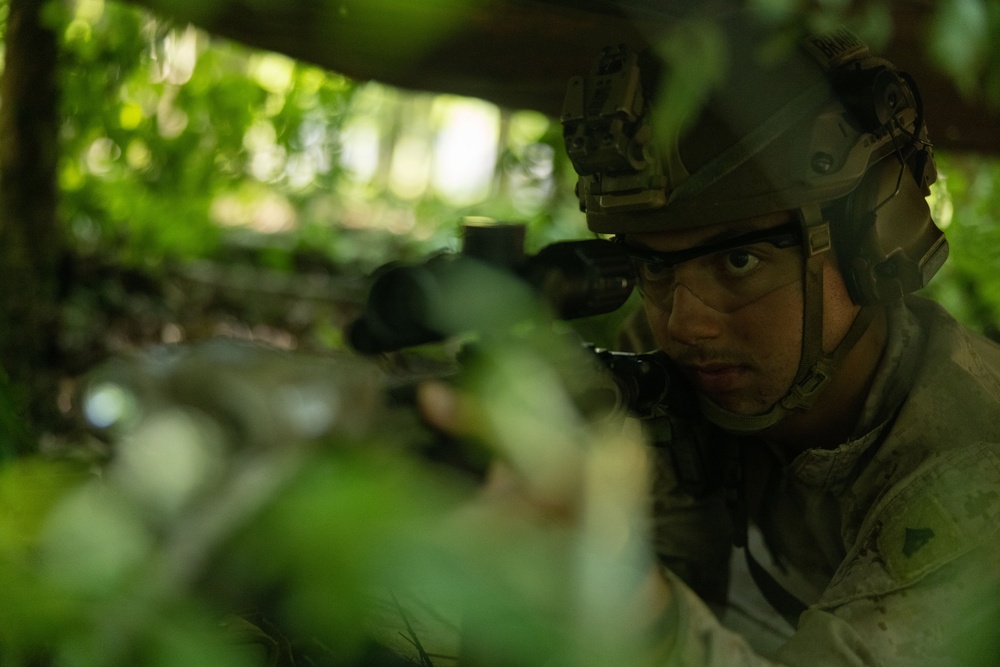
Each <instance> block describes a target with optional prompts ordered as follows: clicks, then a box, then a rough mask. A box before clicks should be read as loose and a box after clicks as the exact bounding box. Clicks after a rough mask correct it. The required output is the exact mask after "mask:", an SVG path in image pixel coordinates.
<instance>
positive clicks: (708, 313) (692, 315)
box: [667, 284, 723, 345]
mask: <svg viewBox="0 0 1000 667" xmlns="http://www.w3.org/2000/svg"><path fill="white" fill-rule="evenodd" d="M722 318H723V315H722V313H720V312H719V311H717V310H715V309H714V308H712V307H711V306H709V305H708V304H706V303H705V302H704V301H702V300H701V297H699V296H698V295H697V294H695V293H694V292H692V291H691V289H689V288H688V287H687V286H686V285H684V284H678V285H677V286H676V287H675V288H674V298H673V303H672V307H671V309H670V313H669V314H668V316H667V334H668V335H669V336H670V338H672V339H673V340H675V341H677V342H679V343H683V344H685V345H695V344H697V343H699V342H701V341H703V340H706V339H710V338H716V337H717V336H719V335H720V334H721V333H722Z"/></svg>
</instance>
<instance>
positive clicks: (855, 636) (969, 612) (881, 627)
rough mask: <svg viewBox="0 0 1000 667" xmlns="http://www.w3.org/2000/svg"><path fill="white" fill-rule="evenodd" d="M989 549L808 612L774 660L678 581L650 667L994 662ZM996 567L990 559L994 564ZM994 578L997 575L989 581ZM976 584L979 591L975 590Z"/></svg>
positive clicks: (956, 666) (927, 666) (914, 666)
mask: <svg viewBox="0 0 1000 667" xmlns="http://www.w3.org/2000/svg"><path fill="white" fill-rule="evenodd" d="M994 557H995V555H994V554H991V553H989V551H988V550H983V551H977V552H976V553H970V554H966V555H965V556H963V557H962V558H960V559H959V560H958V561H956V562H953V563H950V564H949V565H948V566H946V567H944V568H942V569H940V570H938V571H937V572H935V574H934V575H933V576H932V577H928V578H926V579H924V580H922V581H920V582H919V583H915V584H914V585H912V586H909V587H907V588H903V589H900V590H898V591H896V592H894V593H891V594H888V595H882V596H871V597H864V598H859V599H856V600H852V601H851V602H848V603H846V604H844V605H842V606H840V607H838V608H836V609H833V610H825V609H821V608H815V607H814V608H811V609H809V610H807V611H806V612H805V613H804V614H803V615H802V617H801V618H800V619H799V625H798V629H797V631H796V632H795V634H794V635H793V637H792V638H791V639H790V640H789V641H788V642H787V643H786V644H785V646H784V647H782V648H781V649H780V650H779V652H778V653H777V655H775V656H774V658H773V660H772V659H768V658H765V657H763V656H760V655H757V654H755V653H754V651H753V649H752V648H751V647H750V645H749V644H748V643H747V642H746V641H745V640H744V638H743V637H741V636H740V635H738V634H736V633H734V632H731V631H730V630H727V629H726V628H724V627H722V625H720V624H719V622H718V621H717V620H716V618H715V616H714V615H713V613H712V612H711V611H710V610H709V609H708V607H707V606H706V605H705V604H704V603H703V602H702V601H701V600H700V599H699V597H698V596H697V595H696V594H695V593H694V592H693V591H691V590H690V589H689V588H688V587H687V586H686V585H685V584H684V583H683V581H681V580H680V578H679V577H677V576H676V575H673V574H670V573H667V575H666V576H667V579H668V581H669V583H670V585H671V590H672V593H673V597H672V600H671V608H670V610H669V611H668V612H667V613H666V614H665V615H664V619H663V621H662V622H661V624H660V626H659V629H658V632H659V633H660V635H659V637H658V640H657V642H656V643H654V651H653V657H652V659H651V660H650V661H649V664H650V665H658V666H661V667H674V666H675V665H677V666H684V667H774V666H776V665H781V666H783V667H971V666H973V665H976V666H978V665H995V664H1000V663H998V658H1000V652H998V649H1000V640H998V639H997V637H996V628H997V627H998V621H1000V604H998V602H997V599H998V598H997V594H998V592H1000V591H998V587H997V585H996V583H995V582H994V581H991V580H990V575H989V572H988V570H989V569H990V568H987V567H985V566H986V564H987V562H988V561H989V560H991V559H994ZM994 562H995V561H994ZM992 578H993V579H995V578H996V574H995V573H994V574H993V575H992ZM976 584H980V585H981V586H982V588H977V587H976Z"/></svg>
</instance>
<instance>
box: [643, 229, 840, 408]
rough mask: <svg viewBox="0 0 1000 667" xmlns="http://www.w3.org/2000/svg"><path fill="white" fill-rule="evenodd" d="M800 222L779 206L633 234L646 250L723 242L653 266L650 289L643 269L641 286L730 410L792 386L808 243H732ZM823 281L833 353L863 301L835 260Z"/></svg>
mask: <svg viewBox="0 0 1000 667" xmlns="http://www.w3.org/2000/svg"><path fill="white" fill-rule="evenodd" d="M792 220H793V218H792V216H791V214H790V213H779V214H771V215H766V216H760V217H756V218H748V219H746V220H742V221H739V222H733V223H725V224H721V225H713V226H710V227H705V228H700V229H692V230H685V231H673V232H649V233H642V234H630V235H629V236H628V237H627V239H626V242H627V244H628V245H630V246H633V247H637V248H640V249H641V250H642V251H643V252H645V251H654V252H653V253H649V254H650V255H651V256H654V257H655V256H656V253H665V254H664V255H663V256H664V257H668V258H669V257H676V255H673V254H672V253H676V252H678V251H684V250H688V249H691V248H699V247H702V246H704V247H706V248H708V247H711V248H718V247H720V246H722V247H724V250H722V251H721V252H713V253H711V254H709V255H706V256H704V257H698V258H697V259H692V260H687V261H684V262H683V263H680V264H677V265H676V266H675V267H673V268H664V266H662V265H661V266H659V267H658V266H656V265H655V264H654V265H652V268H650V269H649V270H648V271H647V275H646V277H645V281H646V284H645V289H643V277H642V276H640V291H643V303H644V307H645V309H646V315H647V318H648V320H649V324H650V326H651V328H652V332H653V335H654V337H655V339H656V342H657V344H658V345H659V347H660V349H662V350H663V351H664V352H665V353H666V354H667V355H668V356H669V357H670V358H671V359H673V360H674V361H675V362H676V363H677V364H678V366H679V367H680V368H681V370H682V371H683V373H684V374H685V375H686V376H687V377H688V378H689V379H690V380H691V382H692V384H693V385H694V386H695V387H696V388H697V389H698V390H699V391H700V392H702V393H703V394H705V395H706V396H707V397H708V398H710V399H711V400H712V401H714V402H715V403H716V404H718V405H719V406H720V407H722V408H724V409H726V410H729V411H730V412H734V413H737V414H743V415H758V414H763V413H765V412H767V411H768V410H769V409H771V407H773V406H774V405H775V403H777V401H779V400H780V399H781V398H783V397H784V396H785V394H786V393H787V392H788V390H789V389H790V387H791V385H792V381H793V380H794V378H795V375H796V372H797V371H798V366H799V359H800V357H801V352H802V350H801V348H802V328H803V327H802V324H803V313H804V307H803V289H802V273H801V267H802V249H801V245H800V244H797V243H796V244H795V245H794V246H789V245H787V244H780V243H779V242H778V241H775V240H773V239H772V240H771V241H770V242H754V243H748V244H747V245H743V246H741V245H736V246H735V247H733V246H729V245H727V243H726V242H724V241H725V240H729V239H736V243H737V244H739V243H741V242H742V241H741V240H740V239H748V240H749V241H757V240H759V239H760V238H761V236H762V235H765V236H766V232H761V231H760V230H770V229H775V230H776V231H778V230H780V229H782V228H784V226H786V225H787V224H788V223H789V222H791V221H792ZM748 234H749V236H747V235H748ZM720 242H721V243H720ZM692 254H697V253H696V252H695V253H692ZM790 267H794V273H792V272H791V271H792V269H791V268H790ZM642 270H643V269H642V268H640V269H639V272H640V274H641V272H642ZM782 276H785V277H784V278H783V277H782ZM788 276H791V277H790V278H789V277H788ZM823 283H824V289H823V302H824V317H823V346H824V349H826V350H827V351H830V350H832V349H834V347H835V346H836V345H837V344H838V343H839V342H840V340H841V339H842V338H843V337H844V335H845V334H846V333H847V330H848V329H849V328H850V325H851V322H852V321H853V319H854V316H855V315H856V314H857V307H856V306H854V304H852V303H851V300H850V297H849V296H848V295H847V291H846V288H845V287H844V283H843V279H842V278H841V276H840V273H839V271H838V270H837V269H836V267H835V266H834V263H833V261H832V259H829V258H828V260H827V262H826V264H825V266H824V280H823Z"/></svg>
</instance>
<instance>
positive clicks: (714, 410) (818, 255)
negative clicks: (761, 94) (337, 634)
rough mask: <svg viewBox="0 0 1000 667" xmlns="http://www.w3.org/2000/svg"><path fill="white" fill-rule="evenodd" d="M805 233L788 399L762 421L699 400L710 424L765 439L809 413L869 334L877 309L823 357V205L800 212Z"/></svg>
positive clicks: (826, 240) (863, 314) (865, 311)
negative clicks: (795, 358) (798, 334)
mask: <svg viewBox="0 0 1000 667" xmlns="http://www.w3.org/2000/svg"><path fill="white" fill-rule="evenodd" d="M799 213H800V216H801V222H802V230H803V236H802V239H803V242H802V245H803V252H804V253H805V267H804V269H803V284H802V300H803V318H802V355H801V357H800V359H799V369H798V372H797V373H796V376H795V380H794V381H793V382H792V386H791V388H790V389H789V390H788V393H786V394H785V396H784V397H783V398H782V399H781V400H779V401H778V402H777V403H776V404H775V405H774V407H772V408H771V409H770V410H768V411H767V412H765V413H764V414H761V415H741V414H737V413H735V412H730V411H728V410H726V409H724V408H722V407H720V406H719V405H718V404H717V403H715V402H713V401H712V400H710V399H708V398H706V397H705V396H701V395H699V403H700V406H701V411H702V414H703V415H704V416H705V418H706V419H708V421H710V422H712V423H713V424H715V425H716V426H718V427H719V428H722V429H723V430H726V431H729V432H731V433H760V432H761V431H764V430H766V429H768V428H770V427H772V426H774V425H775V424H777V423H778V422H780V421H781V420H783V419H785V418H786V417H788V416H789V415H791V414H794V413H797V412H802V411H804V410H807V409H809V408H810V407H812V406H813V405H814V404H815V403H816V399H817V397H818V396H819V394H820V393H821V392H822V390H823V389H824V388H825V387H826V386H827V384H829V381H830V378H831V377H832V376H833V372H834V370H835V369H836V368H837V366H839V365H840V363H841V361H842V360H843V358H844V357H845V356H846V355H847V353H848V352H850V351H851V349H852V348H853V347H854V346H855V345H856V344H857V342H858V341H859V340H860V339H861V336H862V335H863V334H864V333H865V331H867V330H868V325H869V324H871V322H872V320H873V319H874V317H875V314H876V312H877V309H876V308H862V309H861V311H860V312H859V313H858V314H857V316H856V317H855V318H854V322H853V323H852V324H851V328H850V329H848V331H847V334H846V335H845V336H844V338H843V340H841V341H840V344H838V345H837V347H836V348H835V349H834V350H833V351H832V352H830V353H829V354H827V353H824V352H823V264H824V260H825V257H826V253H827V252H829V250H830V248H831V244H830V225H829V223H828V222H826V220H825V219H824V218H823V214H822V212H821V211H820V209H819V206H818V205H813V206H808V207H804V208H802V209H801V210H800V212H799Z"/></svg>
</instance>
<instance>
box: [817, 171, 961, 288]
mask: <svg viewBox="0 0 1000 667" xmlns="http://www.w3.org/2000/svg"><path fill="white" fill-rule="evenodd" d="M827 215H828V217H829V219H830V220H831V223H832V224H831V230H832V234H833V245H834V248H835V249H836V252H837V257H838V259H839V262H840V270H841V273H842V274H843V276H844V279H845V282H846V284H847V289H848V292H849V294H850V295H851V298H852V299H853V300H854V302H855V303H857V304H859V305H862V306H870V305H876V304H885V303H889V302H891V301H895V300H896V299H899V298H901V297H902V296H903V295H904V294H909V293H910V292H914V291H916V290H919V289H921V288H922V287H924V286H926V285H927V283H928V282H929V281H930V279H931V278H932V277H933V276H934V274H935V273H937V271H938V269H940V268H941V265H942V264H944V261H945V260H946V259H947V257H948V243H947V241H946V240H945V238H944V235H943V234H942V232H941V230H940V229H938V228H937V226H936V225H935V224H934V221H933V220H932V219H931V214H930V207H929V206H928V205H927V200H926V199H925V198H924V193H923V188H922V187H921V185H918V183H917V180H916V179H915V178H914V176H913V174H912V172H911V171H910V166H909V165H908V164H902V163H900V161H899V159H898V157H897V155H896V154H891V155H889V156H887V157H885V158H883V159H882V160H881V161H879V162H877V163H876V164H874V165H872V166H871V167H870V168H869V170H868V172H867V173H866V174H865V177H864V178H863V179H862V181H861V183H860V184H859V185H858V187H857V188H856V189H855V190H854V191H853V192H852V193H851V194H850V195H848V196H847V197H844V198H843V199H841V200H840V201H839V202H836V203H835V204H834V205H833V206H832V207H831V210H829V211H828V212H827Z"/></svg>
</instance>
